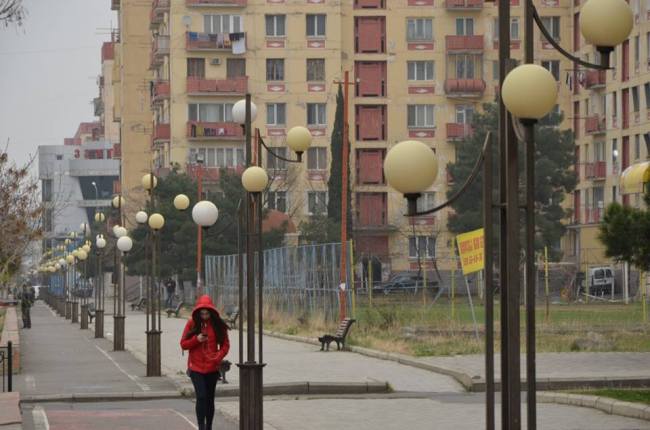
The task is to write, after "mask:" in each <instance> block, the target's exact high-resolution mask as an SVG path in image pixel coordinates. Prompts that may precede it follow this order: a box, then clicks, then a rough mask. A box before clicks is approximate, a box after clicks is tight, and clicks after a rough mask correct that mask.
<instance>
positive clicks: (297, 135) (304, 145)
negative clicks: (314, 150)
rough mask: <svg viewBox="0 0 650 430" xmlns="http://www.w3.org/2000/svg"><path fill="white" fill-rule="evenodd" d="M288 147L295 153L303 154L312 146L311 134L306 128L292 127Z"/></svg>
mask: <svg viewBox="0 0 650 430" xmlns="http://www.w3.org/2000/svg"><path fill="white" fill-rule="evenodd" d="M287 145H289V148H291V150H292V151H293V152H295V153H298V154H302V153H303V152H305V151H307V150H308V149H309V147H310V146H311V132H310V131H309V130H308V129H307V128H305V127H301V126H297V127H292V128H291V130H289V132H288V133H287Z"/></svg>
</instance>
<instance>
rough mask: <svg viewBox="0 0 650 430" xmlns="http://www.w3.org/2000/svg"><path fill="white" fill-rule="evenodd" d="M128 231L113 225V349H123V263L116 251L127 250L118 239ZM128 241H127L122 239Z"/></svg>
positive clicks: (124, 316) (125, 235)
mask: <svg viewBox="0 0 650 430" xmlns="http://www.w3.org/2000/svg"><path fill="white" fill-rule="evenodd" d="M127 234H128V231H127V230H126V228H124V227H122V226H121V225H115V226H113V235H114V236H115V239H116V241H115V247H116V250H115V268H114V269H113V271H114V273H115V276H114V278H116V279H114V282H115V293H114V294H113V332H114V334H113V350H114V351H124V329H125V327H124V319H125V318H126V308H125V299H124V279H125V277H124V263H123V262H122V259H120V258H119V255H118V254H117V251H118V250H119V251H122V252H127V251H123V250H122V249H120V239H122V238H123V237H128V236H127ZM123 243H128V241H123Z"/></svg>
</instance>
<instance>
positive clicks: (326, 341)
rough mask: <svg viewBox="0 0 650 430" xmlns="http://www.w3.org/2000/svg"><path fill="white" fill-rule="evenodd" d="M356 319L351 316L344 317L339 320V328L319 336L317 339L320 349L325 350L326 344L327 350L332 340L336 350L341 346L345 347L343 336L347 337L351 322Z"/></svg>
mask: <svg viewBox="0 0 650 430" xmlns="http://www.w3.org/2000/svg"><path fill="white" fill-rule="evenodd" d="M356 321H357V320H354V319H352V318H345V319H344V320H343V321H341V324H339V328H338V329H337V330H336V333H335V334H334V335H331V334H326V335H323V336H321V337H319V338H318V341H319V342H320V343H321V347H320V350H321V351H323V350H325V346H327V351H329V350H330V343H332V342H336V349H337V350H338V351H340V350H341V348H343V349H345V338H347V337H348V333H349V332H350V327H352V324H354V323H355V322H356Z"/></svg>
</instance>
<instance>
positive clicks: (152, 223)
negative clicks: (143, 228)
mask: <svg viewBox="0 0 650 430" xmlns="http://www.w3.org/2000/svg"><path fill="white" fill-rule="evenodd" d="M164 225H165V217H163V216H162V215H160V214H158V213H155V214H152V215H151V216H150V217H149V227H151V228H152V229H154V230H160V229H161V228H163V226H164Z"/></svg>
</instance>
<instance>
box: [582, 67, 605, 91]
mask: <svg viewBox="0 0 650 430" xmlns="http://www.w3.org/2000/svg"><path fill="white" fill-rule="evenodd" d="M606 82H607V72H606V71H605V70H589V71H587V76H586V82H585V86H586V87H587V88H598V87H603V86H605V83H606Z"/></svg>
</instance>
